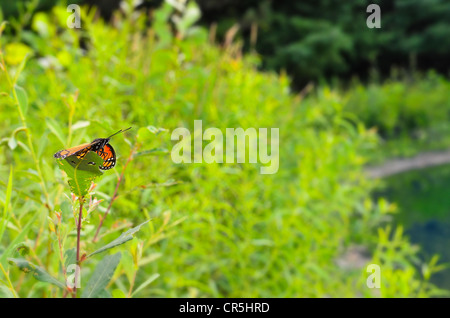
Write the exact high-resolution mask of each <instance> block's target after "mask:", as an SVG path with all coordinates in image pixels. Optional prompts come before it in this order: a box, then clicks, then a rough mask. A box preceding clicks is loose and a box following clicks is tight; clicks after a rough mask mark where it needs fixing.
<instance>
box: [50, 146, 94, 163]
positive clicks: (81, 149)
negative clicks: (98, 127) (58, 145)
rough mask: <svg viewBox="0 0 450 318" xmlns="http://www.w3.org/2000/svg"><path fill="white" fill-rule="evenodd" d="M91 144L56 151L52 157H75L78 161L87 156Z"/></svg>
mask: <svg viewBox="0 0 450 318" xmlns="http://www.w3.org/2000/svg"><path fill="white" fill-rule="evenodd" d="M91 145H92V143H86V144H81V145H78V146H75V147H72V148H69V149H64V150H61V151H58V152H57V153H55V154H54V155H53V157H55V158H61V159H64V158H66V157H69V156H73V155H77V157H78V158H79V159H82V158H84V156H85V155H86V154H87V152H88V151H89V150H90V148H91Z"/></svg>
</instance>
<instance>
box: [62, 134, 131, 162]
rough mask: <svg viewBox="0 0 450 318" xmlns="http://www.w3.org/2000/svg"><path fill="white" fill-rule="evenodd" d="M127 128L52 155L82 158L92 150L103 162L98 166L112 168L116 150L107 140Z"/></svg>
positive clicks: (63, 157)
mask: <svg viewBox="0 0 450 318" xmlns="http://www.w3.org/2000/svg"><path fill="white" fill-rule="evenodd" d="M130 128H131V127H130ZM130 128H128V129H130ZM128 129H125V130H119V131H118V132H117V133H115V134H113V135H111V136H109V137H108V138H97V139H94V140H93V141H92V142H90V143H85V144H81V145H78V146H75V147H72V148H68V149H64V150H61V151H58V152H57V153H55V154H54V155H53V157H55V158H58V159H65V158H67V157H70V156H77V158H78V159H83V158H84V156H86V154H87V153H88V152H89V151H93V152H95V153H97V154H98V155H99V156H100V157H101V158H102V159H103V164H102V165H101V166H99V168H100V169H101V170H109V169H111V168H114V166H115V165H116V152H115V151H114V148H113V147H112V146H111V145H110V144H109V140H110V139H111V137H112V136H114V135H116V134H118V133H120V132H124V131H126V130H128Z"/></svg>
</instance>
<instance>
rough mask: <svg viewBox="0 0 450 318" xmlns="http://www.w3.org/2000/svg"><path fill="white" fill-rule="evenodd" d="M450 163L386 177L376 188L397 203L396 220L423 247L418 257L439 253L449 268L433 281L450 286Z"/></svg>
mask: <svg viewBox="0 0 450 318" xmlns="http://www.w3.org/2000/svg"><path fill="white" fill-rule="evenodd" d="M449 185H450V165H444V166H438V167H432V168H427V169H422V170H417V171H410V172H407V173H402V174H400V175H396V176H392V177H389V178H386V179H385V180H384V181H383V182H382V183H381V184H380V188H379V189H378V190H377V191H375V193H376V196H377V197H383V196H384V197H386V198H388V199H389V200H391V201H392V202H396V204H397V206H398V209H397V211H398V213H396V214H395V217H394V219H393V221H394V222H395V223H396V224H402V225H403V226H404V227H405V232H406V234H407V236H408V237H409V238H410V240H411V242H412V243H414V244H420V245H421V246H422V248H421V250H420V253H419V254H418V256H419V257H420V258H421V259H424V260H427V259H431V258H432V257H436V255H439V257H440V258H439V260H440V263H441V264H442V265H445V270H444V271H440V272H439V273H436V274H435V275H433V276H432V277H431V281H432V282H433V283H435V284H436V285H437V286H439V287H440V288H445V289H447V290H449V289H450V276H449V264H450V263H449V262H450V253H449V250H448V245H449V243H450V231H449V230H448V229H449V225H450V217H449V212H450V208H449V207H450V197H449V195H448V193H449V190H450V186H449Z"/></svg>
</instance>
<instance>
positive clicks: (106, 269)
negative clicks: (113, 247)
mask: <svg viewBox="0 0 450 318" xmlns="http://www.w3.org/2000/svg"><path fill="white" fill-rule="evenodd" d="M121 256H122V255H121V254H120V252H119V253H116V254H114V255H108V256H106V257H105V258H104V259H102V260H101V261H100V263H98V265H97V267H96V268H95V270H94V272H93V273H92V276H91V278H90V279H89V281H88V283H87V285H86V287H85V288H84V291H83V294H82V295H81V297H83V298H96V297H99V296H102V294H104V291H105V288H106V286H107V285H108V283H109V281H110V280H111V278H112V276H113V274H114V271H115V270H116V268H117V265H119V262H120V257H121Z"/></svg>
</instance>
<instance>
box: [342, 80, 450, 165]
mask: <svg viewBox="0 0 450 318" xmlns="http://www.w3.org/2000/svg"><path fill="white" fill-rule="evenodd" d="M351 87H352V88H351V89H350V90H348V91H347V92H345V93H343V95H344V96H345V106H344V109H345V110H346V111H347V112H349V113H352V114H353V115H354V116H356V117H357V118H359V119H360V120H361V121H362V122H364V124H365V126H366V127H369V128H375V129H376V130H377V131H378V133H379V134H380V136H381V137H382V138H383V141H384V142H383V145H382V147H380V149H379V151H378V152H376V153H375V154H373V155H372V156H373V157H374V160H380V159H383V158H386V157H392V156H411V155H414V154H415V153H417V152H419V151H423V150H435V149H445V148H448V147H450V138H449V136H450V134H449V133H450V125H449V124H448V123H449V121H450V99H449V98H448V92H449V91H450V82H449V81H448V80H446V79H445V78H444V77H442V76H439V75H437V74H435V73H434V72H430V73H429V74H427V75H426V76H424V77H421V76H416V77H415V78H412V79H403V80H390V81H386V82H385V83H383V84H375V83H372V84H369V85H367V86H364V85H362V84H360V83H358V84H354V85H352V86H351Z"/></svg>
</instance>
